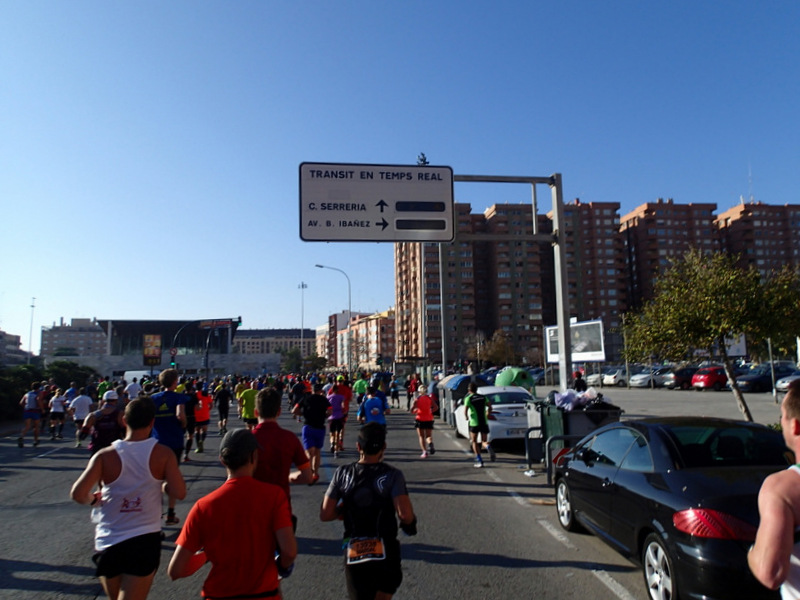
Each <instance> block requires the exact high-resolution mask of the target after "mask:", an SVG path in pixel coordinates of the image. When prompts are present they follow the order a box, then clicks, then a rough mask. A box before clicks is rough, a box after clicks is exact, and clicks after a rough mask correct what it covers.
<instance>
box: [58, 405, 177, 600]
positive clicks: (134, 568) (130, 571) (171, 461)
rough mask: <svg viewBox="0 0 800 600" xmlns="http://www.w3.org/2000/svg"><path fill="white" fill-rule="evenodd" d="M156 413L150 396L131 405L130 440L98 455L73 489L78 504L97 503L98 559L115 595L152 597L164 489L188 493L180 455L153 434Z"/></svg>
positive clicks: (136, 599) (109, 590)
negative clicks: (150, 594)
mask: <svg viewBox="0 0 800 600" xmlns="http://www.w3.org/2000/svg"><path fill="white" fill-rule="evenodd" d="M155 414H156V409H155V406H154V404H153V401H152V400H151V399H150V398H148V397H143V398H139V399H136V400H133V401H131V402H130V403H128V406H127V407H125V415H124V421H125V430H126V435H125V439H122V440H115V441H114V442H113V443H112V444H111V446H109V447H107V448H103V449H102V450H100V451H99V452H97V453H96V454H95V455H94V456H92V458H91V459H90V460H89V464H88V465H87V466H86V470H85V471H84V472H83V473H82V474H81V476H80V477H79V478H78V480H77V481H76V482H75V483H74V484H73V486H72V491H71V492H70V496H71V498H72V499H73V500H75V502H77V503H78V504H88V505H90V506H91V507H92V521H93V522H94V523H95V551H96V554H95V555H94V556H93V557H92V560H93V561H94V562H95V564H96V565H97V571H96V575H97V576H98V577H99V578H100V583H101V584H102V585H103V589H104V590H105V592H106V595H107V596H108V597H109V598H110V599H114V598H117V597H119V596H122V597H124V598H126V599H128V600H144V598H146V597H147V594H148V592H149V591H150V586H151V585H152V583H153V577H154V576H155V574H156V571H157V570H158V564H159V561H160V558H161V495H162V488H163V491H165V492H166V491H167V490H168V493H169V494H171V495H174V496H175V497H176V498H178V499H183V498H184V497H185V496H186V484H185V482H184V481H183V477H182V476H181V472H180V470H179V469H178V461H177V459H176V458H175V453H174V452H173V451H172V450H171V449H170V448H168V447H167V446H164V445H162V444H159V443H158V441H157V440H156V439H155V438H152V437H150V432H151V430H152V429H153V422H154V421H155ZM96 487H99V489H97V491H95V488H96Z"/></svg>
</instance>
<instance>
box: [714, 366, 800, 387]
mask: <svg viewBox="0 0 800 600" xmlns="http://www.w3.org/2000/svg"><path fill="white" fill-rule="evenodd" d="M794 371H795V369H794V367H791V366H786V365H775V380H776V381H777V380H778V379H782V378H783V377H788V376H789V375H791V374H792V373H794ZM736 384H737V385H738V386H739V389H740V390H741V391H742V392H770V391H772V369H770V367H769V365H758V366H755V367H753V368H751V369H750V370H749V371H747V372H746V373H745V374H744V375H741V376H740V377H737V378H736ZM728 387H730V384H729V385H728Z"/></svg>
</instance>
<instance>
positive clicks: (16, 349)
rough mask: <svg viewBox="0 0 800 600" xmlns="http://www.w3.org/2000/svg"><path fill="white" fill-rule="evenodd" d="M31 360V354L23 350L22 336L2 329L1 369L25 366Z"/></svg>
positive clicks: (0, 332) (0, 330) (0, 335)
mask: <svg viewBox="0 0 800 600" xmlns="http://www.w3.org/2000/svg"><path fill="white" fill-rule="evenodd" d="M30 358H31V354H30V353H29V352H25V351H24V350H23V349H22V342H21V338H20V336H18V335H14V334H12V333H6V332H5V331H3V330H2V329H0V367H10V366H16V365H24V364H25V363H26V362H28V361H29V359H30Z"/></svg>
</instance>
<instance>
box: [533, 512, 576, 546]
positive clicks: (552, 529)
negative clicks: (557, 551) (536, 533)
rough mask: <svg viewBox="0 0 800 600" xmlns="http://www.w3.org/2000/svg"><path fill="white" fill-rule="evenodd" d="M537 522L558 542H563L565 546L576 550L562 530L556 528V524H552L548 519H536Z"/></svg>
mask: <svg viewBox="0 0 800 600" xmlns="http://www.w3.org/2000/svg"><path fill="white" fill-rule="evenodd" d="M537 522H538V523H539V525H541V526H542V527H543V528H544V530H545V531H547V533H549V534H550V535H552V536H553V537H554V538H556V539H557V540H558V541H559V542H561V543H562V544H564V545H565V546H566V547H567V548H569V549H570V550H577V548H576V547H575V545H574V544H573V543H572V542H570V541H569V538H568V537H567V536H566V535H565V534H564V532H563V531H561V530H560V529H556V526H555V525H553V524H552V523H551V522H550V521H548V520H547V519H537Z"/></svg>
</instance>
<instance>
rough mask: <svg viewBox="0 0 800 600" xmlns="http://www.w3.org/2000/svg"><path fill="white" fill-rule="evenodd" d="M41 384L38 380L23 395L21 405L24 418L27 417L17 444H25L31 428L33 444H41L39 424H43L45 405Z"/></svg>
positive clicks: (20, 445) (21, 445)
mask: <svg viewBox="0 0 800 600" xmlns="http://www.w3.org/2000/svg"><path fill="white" fill-rule="evenodd" d="M41 391H42V389H41V384H40V383H39V382H38V381H37V382H35V383H32V384H31V389H30V391H29V392H26V393H25V394H23V395H22V399H21V400H20V401H19V405H20V406H21V407H22V408H23V411H24V412H23V413H22V418H23V419H25V424H24V425H23V426H22V431H21V432H20V434H19V439H18V440H17V446H19V447H20V448H22V447H23V446H25V434H26V433H28V430H29V429H33V445H34V446H38V445H39V426H40V425H41V420H42V412H44V406H43V405H42V396H41Z"/></svg>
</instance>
